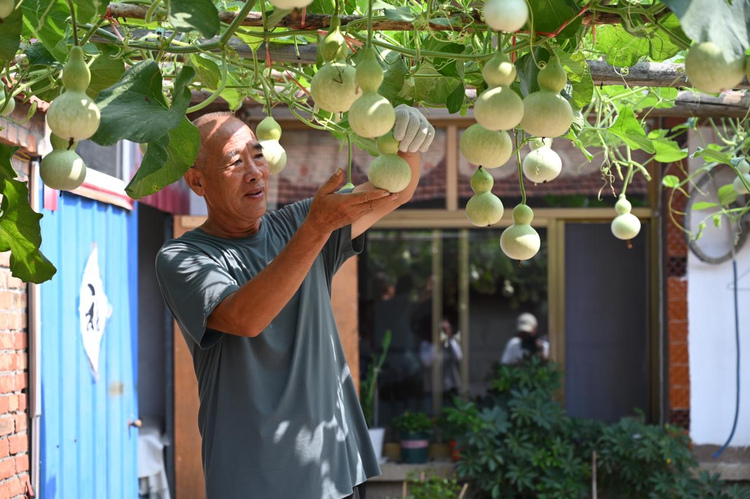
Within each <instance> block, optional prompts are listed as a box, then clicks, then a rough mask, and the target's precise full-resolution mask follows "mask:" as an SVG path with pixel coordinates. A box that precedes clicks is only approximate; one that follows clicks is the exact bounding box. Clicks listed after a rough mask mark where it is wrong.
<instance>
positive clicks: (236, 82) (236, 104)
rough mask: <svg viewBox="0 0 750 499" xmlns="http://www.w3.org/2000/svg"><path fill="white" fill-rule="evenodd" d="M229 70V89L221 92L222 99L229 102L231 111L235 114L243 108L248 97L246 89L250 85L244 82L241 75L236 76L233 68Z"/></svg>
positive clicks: (230, 67)
mask: <svg viewBox="0 0 750 499" xmlns="http://www.w3.org/2000/svg"><path fill="white" fill-rule="evenodd" d="M227 69H228V71H229V72H228V73H227V88H225V89H224V91H222V92H221V98H222V99H224V100H225V101H227V104H228V105H229V110H230V111H232V112H234V111H236V110H238V109H239V108H240V106H242V102H243V101H244V100H245V96H246V95H247V90H246V88H249V87H250V84H249V83H245V82H243V81H242V79H241V78H240V76H239V75H236V74H234V73H233V72H232V66H229V67H228V68H227ZM239 87H243V88H239Z"/></svg>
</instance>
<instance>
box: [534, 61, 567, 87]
mask: <svg viewBox="0 0 750 499" xmlns="http://www.w3.org/2000/svg"><path fill="white" fill-rule="evenodd" d="M536 81H537V83H538V84H539V88H542V89H544V90H549V91H551V92H556V93H560V92H561V91H562V89H563V88H565V84H566V83H568V75H567V74H566V73H565V68H563V67H562V64H560V58H558V57H557V56H556V55H553V56H551V57H550V58H549V61H547V64H546V65H545V66H544V67H543V68H542V69H541V71H539V74H538V75H537V77H536Z"/></svg>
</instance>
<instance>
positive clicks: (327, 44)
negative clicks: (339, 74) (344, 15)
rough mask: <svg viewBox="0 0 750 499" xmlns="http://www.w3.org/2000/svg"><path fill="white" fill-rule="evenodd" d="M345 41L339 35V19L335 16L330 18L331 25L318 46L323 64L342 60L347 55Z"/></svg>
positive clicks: (342, 36)
mask: <svg viewBox="0 0 750 499" xmlns="http://www.w3.org/2000/svg"><path fill="white" fill-rule="evenodd" d="M346 49H347V47H346V40H345V39H344V35H342V34H341V18H340V17H339V16H337V15H333V16H331V24H330V25H329V27H328V34H327V35H326V37H325V38H323V42H322V43H321V44H320V56H321V57H322V58H323V60H324V61H325V62H331V61H336V60H339V59H343V58H345V57H346V54H347V50H346Z"/></svg>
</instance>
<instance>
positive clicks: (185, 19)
mask: <svg viewBox="0 0 750 499" xmlns="http://www.w3.org/2000/svg"><path fill="white" fill-rule="evenodd" d="M168 5H169V23H170V24H171V25H172V27H173V28H174V29H176V30H177V31H193V30H196V31H198V32H200V34H201V35H203V36H204V37H205V38H211V37H212V36H216V34H217V33H218V32H219V27H220V23H219V11H218V10H216V7H215V6H214V4H213V2H211V0H170V2H169V3H168Z"/></svg>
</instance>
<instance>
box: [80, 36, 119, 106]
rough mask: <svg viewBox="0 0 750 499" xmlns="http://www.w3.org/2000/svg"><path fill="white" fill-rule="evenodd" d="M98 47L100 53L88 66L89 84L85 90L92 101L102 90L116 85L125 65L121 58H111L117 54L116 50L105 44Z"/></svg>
mask: <svg viewBox="0 0 750 499" xmlns="http://www.w3.org/2000/svg"><path fill="white" fill-rule="evenodd" d="M98 47H99V50H100V51H101V53H100V54H99V56H97V58H96V59H94V62H92V63H91V66H89V70H90V71H91V83H90V84H89V88H88V89H87V90H86V93H87V94H88V95H89V97H91V98H92V99H94V100H96V98H97V97H98V96H99V93H100V92H101V91H102V90H104V89H106V88H109V87H111V86H112V85H114V84H115V83H117V82H118V80H119V79H120V77H122V75H123V74H124V73H125V64H124V63H123V61H122V58H117V59H113V58H112V56H114V55H116V54H117V52H118V50H117V48H115V47H113V46H111V45H106V44H100V45H98Z"/></svg>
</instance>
